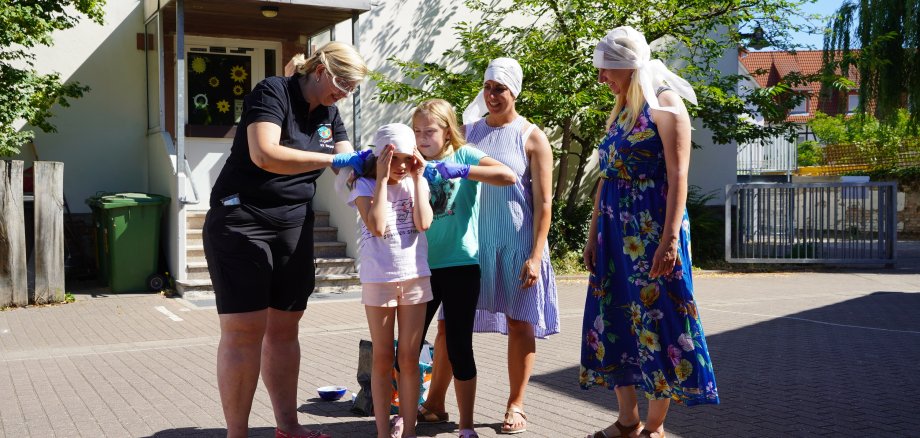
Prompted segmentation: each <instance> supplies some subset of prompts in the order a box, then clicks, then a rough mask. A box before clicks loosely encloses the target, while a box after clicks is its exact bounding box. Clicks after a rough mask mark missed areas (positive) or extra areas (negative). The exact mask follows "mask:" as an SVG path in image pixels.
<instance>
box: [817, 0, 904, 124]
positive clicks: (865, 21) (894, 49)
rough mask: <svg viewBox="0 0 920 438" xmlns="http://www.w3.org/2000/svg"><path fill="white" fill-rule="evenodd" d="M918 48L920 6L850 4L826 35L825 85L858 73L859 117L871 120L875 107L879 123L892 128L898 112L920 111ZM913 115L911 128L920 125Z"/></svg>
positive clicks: (889, 1)
mask: <svg viewBox="0 0 920 438" xmlns="http://www.w3.org/2000/svg"><path fill="white" fill-rule="evenodd" d="M854 31H855V33H854ZM854 37H855V38H854ZM918 43H920V0H859V2H858V3H855V2H853V1H851V0H846V1H845V2H844V3H843V5H841V6H840V9H838V10H837V13H836V14H835V15H834V17H833V18H832V19H831V21H830V23H829V25H828V29H827V32H826V33H825V37H824V65H825V81H833V80H835V79H836V78H839V77H840V76H845V75H846V73H847V72H849V71H850V68H851V66H852V67H855V68H856V70H857V71H858V72H859V107H858V108H857V111H858V112H860V113H862V114H866V113H867V112H868V111H869V109H870V108H871V107H874V111H873V112H874V113H875V116H876V117H877V118H878V119H880V120H882V121H884V122H888V123H892V122H894V121H896V120H897V114H898V109H899V108H905V107H906V108H908V109H909V110H910V109H913V108H918V105H920V55H918V53H917V47H918ZM857 48H859V50H858V51H857V50H855V49H857ZM905 101H906V102H905ZM910 113H911V121H912V122H915V123H916V122H917V121H920V120H918V119H920V117H918V114H917V111H913V110H911V111H910Z"/></svg>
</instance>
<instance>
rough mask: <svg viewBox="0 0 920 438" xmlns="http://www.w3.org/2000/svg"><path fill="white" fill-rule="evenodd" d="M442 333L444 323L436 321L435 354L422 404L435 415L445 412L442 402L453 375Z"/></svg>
mask: <svg viewBox="0 0 920 438" xmlns="http://www.w3.org/2000/svg"><path fill="white" fill-rule="evenodd" d="M444 333H445V332H444V321H438V334H437V335H436V336H435V338H434V352H435V353H434V362H433V363H432V370H431V386H430V387H429V388H428V398H426V399H425V403H423V404H424V406H425V409H428V410H429V411H431V412H435V413H441V412H444V411H445V410H447V408H446V407H445V406H444V402H445V399H446V398H447V387H448V386H450V379H451V377H452V376H453V374H454V370H453V367H452V366H451V364H450V360H448V358H447V341H446V337H445V336H444ZM457 397H458V398H459V396H457Z"/></svg>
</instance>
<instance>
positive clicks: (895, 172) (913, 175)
mask: <svg viewBox="0 0 920 438" xmlns="http://www.w3.org/2000/svg"><path fill="white" fill-rule="evenodd" d="M855 174H856V173H854V175H855ZM858 174H860V175H868V176H869V177H870V179H871V180H872V181H897V182H898V184H900V185H901V186H905V185H918V184H920V166H910V167H879V168H875V169H872V170H870V171H868V172H859V173H858Z"/></svg>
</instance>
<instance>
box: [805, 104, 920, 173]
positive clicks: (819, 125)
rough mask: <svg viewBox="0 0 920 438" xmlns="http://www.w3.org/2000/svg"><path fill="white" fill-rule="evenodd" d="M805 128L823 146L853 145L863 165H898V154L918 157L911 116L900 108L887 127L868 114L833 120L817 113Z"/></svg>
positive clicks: (919, 139) (919, 147) (919, 143)
mask: <svg viewBox="0 0 920 438" xmlns="http://www.w3.org/2000/svg"><path fill="white" fill-rule="evenodd" d="M808 125H809V126H810V127H811V129H812V130H813V131H814V133H815V135H816V136H817V137H818V139H819V140H820V141H821V142H822V143H824V144H827V145H839V144H853V145H855V146H856V148H857V150H858V151H859V153H860V156H861V157H862V158H863V159H864V160H865V163H866V164H876V163H891V162H897V161H898V157H899V154H901V153H904V152H911V151H912V152H915V153H920V137H918V136H917V135H916V132H915V129H916V127H915V126H914V125H913V123H912V122H911V116H910V114H909V113H908V112H907V110H905V109H903V108H902V109H899V110H898V111H897V112H896V113H895V115H894V116H892V117H891V118H890V119H889V121H888V123H883V122H881V121H879V120H878V119H876V118H875V117H873V116H872V115H871V114H856V115H853V116H850V117H844V116H843V115H837V116H833V117H832V116H828V115H827V114H824V113H821V112H817V113H816V114H815V118H814V119H813V120H812V121H810V122H809V123H808Z"/></svg>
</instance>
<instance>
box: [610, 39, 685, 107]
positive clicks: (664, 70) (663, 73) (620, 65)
mask: <svg viewBox="0 0 920 438" xmlns="http://www.w3.org/2000/svg"><path fill="white" fill-rule="evenodd" d="M651 56H652V50H651V49H650V48H649V45H648V43H647V42H646V41H645V36H643V35H642V33H640V32H639V31H638V30H636V29H633V28H632V27H630V26H622V27H618V28H616V29H613V30H611V31H610V32H608V33H607V35H606V36H604V38H601V40H600V41H598V42H597V46H596V47H595V48H594V66H595V67H597V68H604V69H635V70H636V73H635V74H634V75H633V80H638V81H639V85H640V86H641V87H642V96H643V97H645V101H646V102H648V106H649V107H650V108H652V109H657V110H662V111H668V112H672V113H676V112H677V108H674V107H671V106H669V107H662V106H661V104H660V103H659V102H658V96H657V95H656V91H657V90H658V88H659V87H661V86H663V85H665V84H667V87H668V88H670V89H671V90H673V91H674V92H675V93H677V94H678V95H679V96H680V97H683V98H684V99H687V100H688V101H690V102H692V103H693V104H696V103H697V102H696V93H694V92H693V87H692V86H690V83H688V82H687V81H685V80H684V79H683V78H681V77H680V76H677V75H676V74H674V73H672V72H671V70H668V67H666V66H665V65H664V63H663V62H661V60H658V59H654V60H653V59H651Z"/></svg>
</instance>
